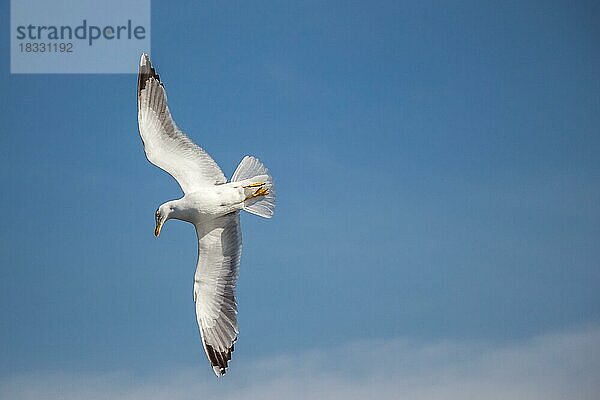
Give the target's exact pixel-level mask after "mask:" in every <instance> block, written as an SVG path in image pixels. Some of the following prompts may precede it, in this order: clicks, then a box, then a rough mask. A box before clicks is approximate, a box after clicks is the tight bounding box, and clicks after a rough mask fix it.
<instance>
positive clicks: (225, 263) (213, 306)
mask: <svg viewBox="0 0 600 400" xmlns="http://www.w3.org/2000/svg"><path fill="white" fill-rule="evenodd" d="M196 233H197V234H198V266H197V268H196V275H195V276H194V301H195V302H196V319H197V321H198V328H199V329H200V335H201V338H202V345H203V346H204V351H206V355H207V357H208V361H209V362H210V364H211V366H212V367H213V371H214V372H215V374H216V375H217V376H221V375H223V374H225V372H226V368H227V365H228V363H229V361H230V360H231V353H232V352H233V345H234V343H235V341H236V340H237V334H238V324H237V303H236V300H235V289H236V283H237V277H238V271H239V266H240V256H241V254H242V234H241V230H240V215H239V212H238V211H236V212H234V213H231V214H227V215H224V216H221V217H218V218H215V219H213V220H210V221H206V222H203V223H202V224H198V225H196Z"/></svg>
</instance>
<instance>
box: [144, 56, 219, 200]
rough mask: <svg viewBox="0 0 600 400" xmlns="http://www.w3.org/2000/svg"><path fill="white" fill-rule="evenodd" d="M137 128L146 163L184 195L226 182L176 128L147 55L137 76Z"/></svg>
mask: <svg viewBox="0 0 600 400" xmlns="http://www.w3.org/2000/svg"><path fill="white" fill-rule="evenodd" d="M138 126H139V131H140V136H141V137H142V142H143V143H144V151H145V153H146V157H147V158H148V161H150V162H151V163H152V164H154V165H156V166H157V167H159V168H161V169H163V170H165V171H166V172H168V173H169V174H170V175H171V176H173V178H175V179H176V180H177V182H178V183H179V186H181V188H182V189H183V191H184V192H185V193H191V192H195V191H197V190H198V189H200V188H201V187H203V186H209V185H216V184H221V183H225V182H227V179H226V178H225V175H223V171H221V169H220V168H219V166H218V165H217V163H216V162H215V161H214V160H213V159H212V158H211V157H210V156H209V155H208V153H207V152H206V151H204V150H203V149H202V148H201V147H199V146H197V145H196V144H194V142H192V141H191V140H190V139H189V138H188V137H187V136H186V135H185V134H184V133H183V132H182V131H181V130H179V128H177V125H175V122H174V121H173V119H172V118H171V113H170V112H169V107H168V106H167V94H166V92H165V88H164V87H163V84H162V82H161V81H160V77H159V76H158V74H157V73H156V71H155V70H154V68H153V67H152V64H151V63H150V59H149V58H148V56H147V55H146V54H142V58H141V60H140V70H139V75H138Z"/></svg>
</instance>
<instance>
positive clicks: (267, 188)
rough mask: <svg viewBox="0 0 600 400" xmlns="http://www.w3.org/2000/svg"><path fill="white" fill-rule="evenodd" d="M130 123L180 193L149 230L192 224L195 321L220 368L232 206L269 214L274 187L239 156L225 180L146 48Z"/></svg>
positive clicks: (236, 258) (229, 304)
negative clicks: (134, 119)
mask: <svg viewBox="0 0 600 400" xmlns="http://www.w3.org/2000/svg"><path fill="white" fill-rule="evenodd" d="M138 126H139V131H140V136H141V137H142V142H143V144H144V151H145V153H146V157H147V158H148V161H150V162H151V163H152V164H154V165H156V166H157V167H159V168H161V169H163V170H165V171H166V172H168V173H169V174H170V175H171V176H173V178H175V180H177V182H178V183H179V186H181V189H182V190H183V192H184V195H183V197H182V198H180V199H177V200H171V201H167V202H166V203H164V204H162V205H161V206H160V207H158V210H156V228H155V230H154V235H155V236H158V235H159V234H160V230H161V228H162V226H163V224H164V223H165V221H167V220H169V219H179V220H182V221H187V222H190V223H192V224H194V226H195V227H196V234H197V236H198V264H197V267H196V274H195V275H194V302H195V303H196V320H197V322H198V328H199V330H200V336H201V339H202V345H203V346H204V351H205V352H206V355H207V357H208V361H209V362H210V364H211V366H212V368H213V371H214V372H215V374H216V375H217V376H222V375H223V374H225V372H226V369H227V366H228V363H229V361H230V360H231V353H232V352H233V347H234V343H235V341H236V340H237V335H238V332H239V331H238V323H237V303H236V300H235V291H236V283H237V277H238V270H239V266H240V256H241V254H242V235H241V230H240V215H239V214H240V210H245V211H248V212H250V213H253V214H256V215H259V216H261V217H265V218H271V217H272V216H273V212H274V210H275V191H274V187H273V180H272V178H271V175H270V174H269V171H268V169H267V168H266V167H265V166H264V165H263V164H262V163H261V162H260V161H259V160H258V159H256V158H254V157H252V156H246V157H244V158H243V159H242V161H241V162H240V164H239V165H238V167H237V169H236V170H235V172H234V173H233V176H232V177H231V182H229V183H228V182H227V179H226V178H225V175H223V172H222V171H221V169H220V168H219V166H218V165H217V163H216V162H215V161H214V160H213V159H212V158H211V157H210V156H209V155H208V153H207V152H206V151H204V150H203V149H202V148H200V147H199V146H197V145H196V144H194V143H193V142H192V141H191V140H190V139H189V138H188V137H187V136H186V135H185V134H184V133H183V132H182V131H181V130H179V128H177V126H176V125H175V122H174V121H173V119H172V118H171V113H170V112H169V108H168V106H167V95H166V92H165V88H164V86H163V84H162V82H161V80H160V78H159V76H158V74H157V73H156V71H155V69H154V68H153V67H152V64H151V62H150V58H149V57H148V55H147V54H142V57H141V60H140V69H139V75H138Z"/></svg>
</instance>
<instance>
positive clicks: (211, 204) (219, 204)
mask: <svg viewBox="0 0 600 400" xmlns="http://www.w3.org/2000/svg"><path fill="white" fill-rule="evenodd" d="M244 199H245V195H244V190H243V189H242V188H240V187H234V186H233V185H231V184H224V185H216V186H207V187H206V188H202V189H201V190H198V191H197V192H193V193H189V194H186V195H185V196H184V197H183V198H182V199H181V203H180V207H181V210H180V211H181V216H182V217H183V218H182V219H186V220H188V221H189V222H197V221H201V220H203V219H207V218H215V217H218V216H220V215H225V214H229V213H230V212H233V211H237V210H241V209H242V208H243V205H244Z"/></svg>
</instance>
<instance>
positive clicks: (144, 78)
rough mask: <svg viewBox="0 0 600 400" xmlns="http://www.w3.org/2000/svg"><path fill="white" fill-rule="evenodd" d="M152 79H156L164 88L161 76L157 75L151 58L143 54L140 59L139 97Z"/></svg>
mask: <svg viewBox="0 0 600 400" xmlns="http://www.w3.org/2000/svg"><path fill="white" fill-rule="evenodd" d="M150 78H154V79H156V80H157V81H158V82H159V83H160V84H161V86H162V82H161V81H160V76H159V75H158V74H157V73H156V70H155V69H154V67H153V66H152V62H151V61H150V57H149V56H148V54H146V53H142V56H141V57H140V70H139V74H138V96H139V94H140V92H141V91H142V90H144V88H145V87H146V83H147V82H148V80H149V79H150Z"/></svg>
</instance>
